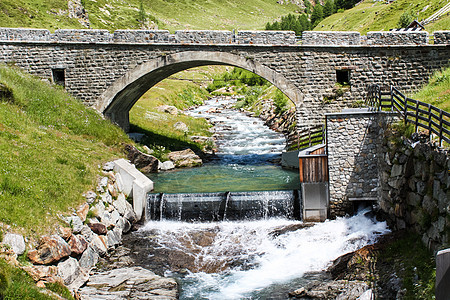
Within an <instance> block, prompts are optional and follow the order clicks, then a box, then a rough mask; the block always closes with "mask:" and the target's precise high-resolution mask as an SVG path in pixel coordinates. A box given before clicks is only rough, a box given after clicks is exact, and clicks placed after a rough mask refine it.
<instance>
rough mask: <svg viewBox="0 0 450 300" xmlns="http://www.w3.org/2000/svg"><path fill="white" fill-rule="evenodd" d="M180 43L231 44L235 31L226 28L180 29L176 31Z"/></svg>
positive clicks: (176, 37) (176, 38)
mask: <svg viewBox="0 0 450 300" xmlns="http://www.w3.org/2000/svg"><path fill="white" fill-rule="evenodd" d="M175 40H176V41H177V42H178V43H189V44H191V43H194V44H230V43H231V42H232V41H233V33H232V32H231V31H226V30H179V31H176V32H175Z"/></svg>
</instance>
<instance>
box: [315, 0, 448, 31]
mask: <svg viewBox="0 0 450 300" xmlns="http://www.w3.org/2000/svg"><path fill="white" fill-rule="evenodd" d="M447 3H448V0H413V1H410V0H396V1H394V2H392V3H390V4H385V2H384V1H377V2H374V1H373V0H364V1H363V2H362V3H360V4H359V5H357V6H355V7H354V8H352V9H349V10H346V11H344V12H339V13H336V14H334V15H331V16H330V17H328V18H326V19H324V20H323V21H322V22H320V23H319V24H318V25H317V26H316V27H315V28H314V30H318V31H329V30H337V31H359V32H361V33H362V34H365V33H367V32H368V31H379V30H389V29H392V28H397V27H398V26H397V23H398V21H399V19H400V16H401V15H402V14H403V13H404V12H406V11H409V12H411V13H412V14H413V15H414V17H415V18H416V19H418V20H419V21H421V20H424V19H426V18H427V17H429V16H431V15H432V14H433V13H434V12H436V11H438V10H439V9H440V8H441V7H443V6H444V5H445V4H447ZM426 29H427V30H428V31H429V32H432V31H434V30H442V29H446V30H449V29H450V17H449V16H445V17H442V18H441V19H440V20H439V21H437V22H435V23H431V24H429V25H427V26H426Z"/></svg>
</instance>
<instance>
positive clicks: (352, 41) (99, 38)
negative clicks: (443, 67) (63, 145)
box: [0, 28, 450, 46]
mask: <svg viewBox="0 0 450 300" xmlns="http://www.w3.org/2000/svg"><path fill="white" fill-rule="evenodd" d="M0 40H9V41H56V42H85V43H194V44H230V43H232V44H244V45H245V44H255V45H295V44H296V42H297V40H296V37H295V32H293V31H245V30H244V31H238V32H237V33H235V32H231V31H226V30H180V31H177V32H175V34H170V33H169V32H168V31H166V30H116V31H115V32H114V33H112V34H111V33H109V31H107V30H99V29H58V30H56V31H55V33H54V34H51V33H50V31H48V30H46V29H29V28H0ZM434 41H435V42H434V43H435V44H450V31H436V32H435V33H434ZM299 42H301V43H302V44H303V45H324V46H327V45H328V46H330V45H336V46H348V45H426V44H428V43H429V37H428V33H427V32H426V31H420V32H398V31H379V32H369V33H367V36H361V35H360V33H359V32H346V31H305V32H303V34H302V39H301V40H300V41H299Z"/></svg>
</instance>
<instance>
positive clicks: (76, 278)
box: [58, 257, 89, 290]
mask: <svg viewBox="0 0 450 300" xmlns="http://www.w3.org/2000/svg"><path fill="white" fill-rule="evenodd" d="M58 276H59V277H61V278H62V280H63V281H64V285H65V286H67V288H68V289H69V290H77V289H78V288H79V287H80V286H82V285H83V284H84V283H85V282H86V281H87V280H88V279H89V274H88V273H87V272H86V271H84V270H83V269H82V268H80V264H79V263H78V261H77V260H76V259H75V258H72V257H69V258H68V259H66V260H65V261H62V262H60V263H59V264H58Z"/></svg>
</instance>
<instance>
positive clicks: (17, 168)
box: [0, 66, 129, 236]
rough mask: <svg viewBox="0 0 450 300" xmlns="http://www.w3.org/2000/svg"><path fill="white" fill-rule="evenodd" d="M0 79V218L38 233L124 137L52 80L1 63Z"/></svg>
mask: <svg viewBox="0 0 450 300" xmlns="http://www.w3.org/2000/svg"><path fill="white" fill-rule="evenodd" d="M0 84H1V85H2V90H3V91H4V92H3V97H1V99H0V157H1V159H0V170H1V172H0V223H5V224H9V225H12V226H13V228H15V229H16V230H22V231H23V233H24V234H27V235H32V236H33V235H35V234H39V235H40V234H44V233H47V230H49V229H51V228H52V227H54V226H51V225H52V224H56V223H58V218H57V215H58V214H60V213H64V214H67V213H68V212H69V211H70V210H69V208H75V207H76V206H77V205H78V204H80V203H81V202H82V201H83V199H82V196H81V195H82V194H83V192H86V191H87V190H89V189H92V187H93V186H94V183H95V182H96V179H97V176H98V174H99V169H98V167H97V166H98V165H99V164H102V162H105V161H108V160H111V159H114V158H115V157H120V156H122V153H121V148H122V147H121V144H122V143H125V142H129V140H128V138H127V137H126V135H125V134H124V133H123V131H122V130H121V129H119V128H118V127H116V126H114V125H112V124H111V123H110V122H109V121H107V120H104V119H103V118H102V117H101V116H100V115H99V114H98V113H97V112H95V111H94V110H92V109H88V108H86V107H85V106H84V105H83V104H82V103H81V102H79V101H78V100H76V99H74V98H73V97H71V96H69V95H68V94H67V93H66V92H65V91H63V89H62V88H60V87H58V86H54V85H51V84H49V83H46V82H43V81H42V80H41V79H38V78H34V77H32V76H30V75H28V74H25V73H23V72H21V71H19V70H18V69H15V68H8V67H5V66H0ZM5 91H6V92H5Z"/></svg>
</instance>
